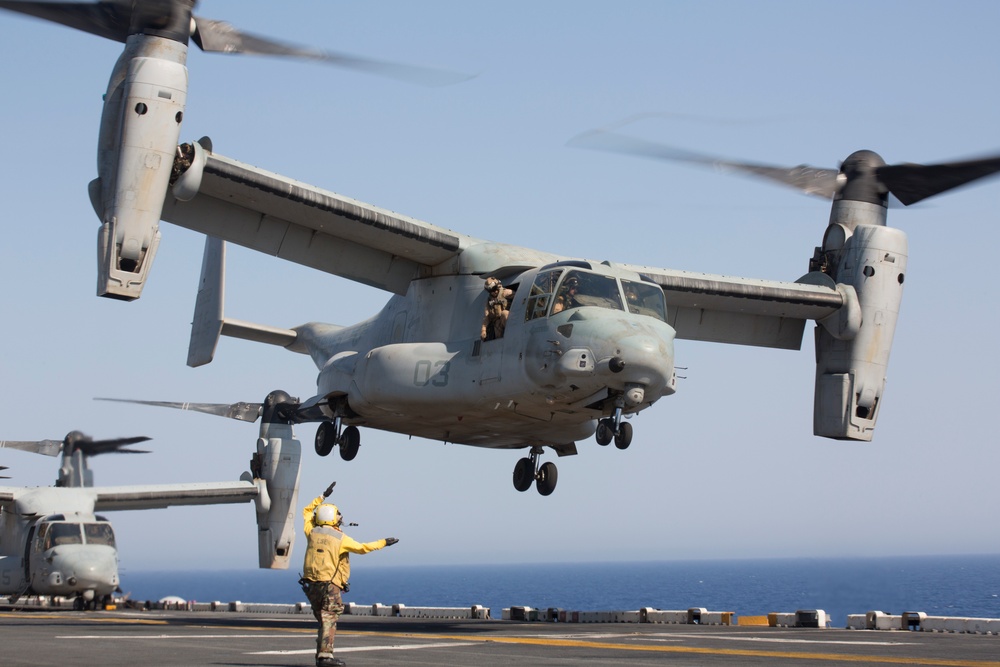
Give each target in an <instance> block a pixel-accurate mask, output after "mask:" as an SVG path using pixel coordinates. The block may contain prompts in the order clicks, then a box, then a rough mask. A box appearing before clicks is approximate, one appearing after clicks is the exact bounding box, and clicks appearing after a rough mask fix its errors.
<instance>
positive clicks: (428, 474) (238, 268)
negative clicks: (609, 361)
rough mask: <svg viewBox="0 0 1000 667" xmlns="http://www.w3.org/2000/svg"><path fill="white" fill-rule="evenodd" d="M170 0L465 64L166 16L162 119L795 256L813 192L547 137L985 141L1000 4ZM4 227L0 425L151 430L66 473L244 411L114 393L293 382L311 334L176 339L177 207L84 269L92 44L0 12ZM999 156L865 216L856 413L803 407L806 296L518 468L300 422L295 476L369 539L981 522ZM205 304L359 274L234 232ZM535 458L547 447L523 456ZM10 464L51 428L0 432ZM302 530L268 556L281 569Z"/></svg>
mask: <svg viewBox="0 0 1000 667" xmlns="http://www.w3.org/2000/svg"><path fill="white" fill-rule="evenodd" d="M198 10H199V11H198V13H199V14H200V15H203V16H206V17H209V18H213V19H223V20H228V21H230V22H232V23H234V24H235V25H237V26H238V27H240V28H241V29H244V30H246V31H249V32H254V33H258V34H263V35H269V36H271V37H273V38H275V39H281V40H285V41H288V42H293V43H297V44H302V45H311V46H318V47H324V48H329V49H333V50H338V51H343V52H346V53H353V54H359V55H364V56H368V57H372V58H379V59H385V60H392V61H399V62H409V63H415V64H424V65H432V66H437V67H442V68H448V69H453V70H459V71H466V72H470V73H474V74H476V75H477V76H476V77H475V78H474V79H472V80H470V81H466V82H464V83H462V84H460V85H454V86H449V87H444V88H422V87H419V86H414V85H409V84H405V83H399V82H396V81H393V80H391V79H383V78H378V77H373V76H366V75H362V74H356V73H353V72H349V71H342V70H338V69H335V68H332V67H328V66H323V65H319V64H315V63H299V62H294V61H290V60H282V59H276V58H260V57H231V56H222V55H206V54H203V53H201V52H200V51H197V49H194V48H192V52H191V54H190V56H189V59H188V67H189V70H190V87H189V96H188V105H187V110H186V112H185V121H184V125H183V129H182V138H183V139H184V140H193V139H197V138H198V137H201V136H203V135H208V136H210V137H211V138H212V140H213V143H214V148H215V150H216V151H217V152H218V153H220V154H222V155H226V156H229V157H232V158H235V159H238V160H241V161H244V162H248V163H250V164H254V165H257V166H260V167H262V168H264V169H268V170H271V171H275V172H278V173H281V174H284V175H287V176H290V177H292V178H296V179H298V180H301V181H304V182H307V183H311V184H315V185H318V186H320V187H323V188H326V189H329V190H333V191H334V192H338V193H340V194H343V195H346V196H349V197H353V198H355V199H360V200H362V201H366V202H370V203H372V204H375V205H378V206H381V207H384V208H388V209H391V210H395V211H398V212H400V213H403V214H406V215H409V216H412V217H415V218H418V219H421V220H426V221H428V222H431V223H434V224H437V225H441V226H444V227H448V228H451V229H455V230H458V231H461V232H465V233H468V234H471V235H473V236H477V237H481V238H487V239H493V240H496V241H503V242H507V243H513V244H518V245H524V246H531V247H537V248H540V249H543V250H548V251H553V252H558V253H561V254H566V255H574V256H581V257H589V258H594V259H601V260H603V259H608V260H611V261H619V262H629V263H635V264H647V265H651V266H662V267H670V268H678V269H687V270H694V271H705V272H710V273H725V274H729V275H738V276H747V277H756V278H766V279H773V280H795V279H796V278H798V277H799V276H801V275H802V274H804V273H805V272H806V271H807V268H808V260H809V258H810V257H811V255H812V252H813V248H814V246H816V245H818V244H819V243H820V241H821V238H822V234H823V231H824V228H825V225H826V221H827V218H828V216H829V204H828V203H827V202H823V201H822V200H819V199H812V198H807V197H804V196H802V195H798V194H796V193H794V192H793V191H791V190H786V189H783V188H779V187H774V186H770V185H768V184H766V183H764V182H759V181H754V180H750V179H745V178H740V177H736V176H730V175H724V174H717V173H713V172H712V171H710V170H700V169H695V168H689V167H684V166H681V165H673V164H665V163H657V162H653V161H649V160H643V159H639V158H630V157H624V156H617V155H610V154H602V153H598V152H593V151H584V150H579V149H575V148H570V147H567V146H566V143H567V141H569V140H570V139H571V138H573V137H574V136H575V135H577V134H579V133H581V132H584V131H587V130H590V129H594V128H598V127H605V126H609V125H615V124H619V123H621V122H622V121H624V120H626V119H633V118H634V119H636V120H634V122H630V123H628V124H627V125H625V126H624V127H623V128H622V131H623V132H627V133H629V134H631V135H633V136H637V137H642V138H646V139H651V140H655V141H661V142H663V143H666V144H669V145H672V146H677V147H680V148H684V149H689V150H695V151H703V152H706V153H710V154H715V155H721V156H724V157H728V158H732V159H740V160H748V161H756V162H761V163H769V164H776V165H797V164H809V165H813V166H819V167H836V166H837V165H838V164H839V162H840V161H841V160H843V159H844V158H846V157H847V156H848V155H849V154H850V153H852V152H854V151H855V150H859V149H871V150H875V151H877V152H879V153H880V154H881V155H882V156H883V157H884V158H885V160H886V161H887V162H889V163H897V162H923V163H930V162H937V161H946V160H951V159H957V158H966V157H973V156H981V155H985V154H996V153H997V152H998V151H1000V113H998V110H1000V95H998V92H997V86H996V82H997V81H998V80H1000V41H998V40H997V38H996V26H998V25H1000V3H996V2H988V1H982V2H959V3H949V4H945V3H943V2H926V1H915V2H909V1H908V2H903V1H899V2H889V1H886V2H877V3H870V2H860V1H856V0H848V1H847V2H841V3H837V4H836V5H828V4H821V3H802V2H792V1H776V0H765V1H763V2H758V3H745V2H736V1H730V2H694V1H675V2H659V1H648V2H647V1H633V2H626V3H611V2H596V1H594V2H588V1H573V2H570V1H568V0H551V1H549V2H544V3H536V2H525V1H522V0H514V1H506V2H502V3H501V2H477V3H468V2H459V1H458V0H450V1H449V0H431V1H428V2H421V3H413V2H403V1H392V2H390V1H384V2H382V1H371V2H363V3H362V2H343V1H330V2H306V1H303V0H295V1H289V2H285V3H246V2H235V1H232V0H230V1H226V0H205V2H202V3H200V5H199V7H198ZM0 30H2V31H3V34H4V36H5V38H4V39H3V40H0V59H2V61H3V62H5V63H6V65H5V67H4V69H3V72H2V74H0V81H2V83H3V90H4V103H3V104H2V105H0V127H2V130H0V132H2V136H3V148H4V151H3V155H4V158H3V163H4V167H3V170H2V173H3V178H2V179H0V194H2V197H3V201H4V207H3V213H2V218H3V222H2V224H3V229H4V241H3V243H2V244H0V272H2V274H0V275H2V276H3V284H4V288H3V290H2V293H0V300H2V304H3V311H4V313H5V314H6V317H5V318H4V326H3V327H0V379H2V382H0V399H2V400H0V424H2V427H0V438H2V439H10V440H34V439H42V438H62V437H63V436H64V435H65V434H66V433H67V432H68V431H70V430H73V429H79V430H82V431H84V432H86V433H89V434H91V435H93V436H94V437H97V438H107V437H118V436H131V435H147V436H151V437H153V438H154V439H153V441H152V442H151V443H148V444H149V445H150V446H151V448H152V449H153V452H154V453H152V454H148V455H145V456H142V457H127V456H106V457H101V458H97V459H95V460H93V461H92V467H93V468H94V470H95V476H96V481H97V483H98V484H107V485H118V484H128V483H163V482H184V481H220V480H232V479H236V478H238V476H239V474H240V472H242V471H243V470H245V469H246V468H247V467H248V460H249V458H250V455H251V453H252V451H253V449H254V443H255V440H256V437H257V428H258V427H257V425H249V424H245V423H242V422H235V421H227V420H223V419H217V418H211V417H207V416H203V415H197V414H188V413H181V412H171V411H166V410H156V409H153V408H146V407H139V406H134V407H133V406H123V405H116V404H107V403H95V402H94V401H92V400H91V399H92V397H95V396H114V397H131V398H140V399H158V400H175V401H210V402H227V403H228V402H235V401H261V400H262V399H263V398H264V396H265V395H266V394H267V393H268V392H269V391H271V390H273V389H284V390H286V391H288V392H289V393H291V394H292V395H297V396H300V397H302V398H303V399H304V398H307V397H309V396H311V395H312V394H313V392H314V390H315V378H316V369H315V367H314V366H313V365H312V363H311V361H310V360H309V359H308V357H305V356H302V355H296V354H290V353H289V352H287V351H285V350H282V349H280V348H276V347H271V346H264V345H259V344H254V343H250V342H245V341H239V340H235V339H223V340H222V341H221V343H220V345H219V348H218V352H217V355H216V360H215V361H214V362H213V363H212V364H210V365H208V366H206V367H202V368H198V369H191V368H188V367H186V366H185V359H186V351H187V343H188V336H189V325H190V321H191V314H192V311H193V305H194V297H195V291H196V288H197V282H198V272H199V266H200V261H201V252H202V243H203V237H201V236H199V235H198V234H195V233H193V232H189V231H187V230H184V229H181V228H178V227H174V226H172V225H169V224H163V225H162V227H161V229H162V234H163V239H162V242H161V244H160V248H159V253H158V255H157V257H156V261H155V264H154V266H153V271H152V275H151V278H150V280H149V283H148V285H147V287H146V289H145V291H144V293H143V296H142V298H141V299H140V300H139V301H137V302H134V303H122V302H116V301H111V300H105V299H98V298H97V297H95V296H94V291H95V290H94V287H95V283H96V266H95V258H96V250H95V248H96V236H97V230H98V220H97V219H96V217H95V216H94V213H93V210H92V208H91V206H90V202H89V199H88V196H87V183H88V182H89V181H90V180H91V179H92V178H94V176H95V175H96V168H95V156H96V140H97V129H98V121H99V118H100V113H101V96H102V94H103V93H104V91H105V88H106V85H107V78H108V75H109V74H110V71H111V68H112V65H113V64H114V62H115V59H116V58H117V56H118V54H119V52H120V50H121V46H120V45H119V44H117V43H114V42H110V41H107V40H102V39H100V38H97V37H94V36H90V35H86V34H83V33H79V32H75V31H73V30H70V29H68V28H64V27H61V26H57V25H54V24H48V23H45V22H42V21H38V20H35V19H30V18H27V17H24V18H22V17H20V16H17V15H14V14H11V13H7V12H4V13H0ZM998 203H1000V181H989V182H986V183H984V184H981V185H978V186H976V187H971V188H967V189H964V190H960V191H956V192H954V193H952V194H948V195H944V196H941V197H939V198H936V199H934V200H932V201H931V202H929V203H926V204H925V205H922V206H919V207H913V208H911V209H894V210H891V211H890V213H889V224H890V225H893V226H898V227H900V228H902V229H903V230H905V231H906V232H907V234H908V236H909V248H910V258H909V266H908V274H907V276H906V292H905V295H904V299H903V304H902V312H901V316H900V320H899V323H898V326H897V330H896V339H895V345H894V348H893V352H892V358H891V362H890V368H889V379H888V385H887V388H886V393H885V396H884V400H883V405H882V409H881V415H880V419H879V423H878V428H877V431H876V435H875V439H874V441H873V442H872V443H845V442H836V441H832V440H826V439H821V438H816V437H814V436H813V435H812V400H813V399H812V396H813V382H814V356H813V344H812V325H811V324H809V325H807V328H806V334H805V337H804V339H803V344H802V350H801V351H798V352H790V351H778V350H767V349H757V348H748V347H737V346H725V345H716V344H709V343H696V342H689V341H678V343H677V345H676V352H677V363H678V365H679V366H680V367H683V368H684V370H682V371H680V373H681V374H682V375H684V376H685V379H683V380H681V382H680V386H679V389H678V392H677V394H676V395H675V396H672V397H669V398H666V399H664V400H662V401H660V402H659V403H658V404H657V405H655V406H654V407H653V408H652V409H650V410H647V411H645V412H643V413H642V414H641V415H639V416H638V417H636V418H635V419H634V420H633V421H632V424H633V426H634V428H635V437H634V441H633V444H632V446H631V447H630V448H629V449H628V450H626V451H619V450H617V449H615V448H614V447H599V446H597V444H596V443H595V442H594V441H593V440H589V441H586V442H580V443H578V447H579V450H580V453H579V455H578V456H575V457H569V458H562V459H558V460H557V461H556V462H557V465H558V466H559V484H558V488H557V489H556V491H555V493H554V494H553V495H552V496H550V497H548V498H543V497H541V496H539V495H538V494H537V493H536V492H535V491H534V490H533V489H532V490H530V491H529V492H527V493H518V492H516V491H515V490H514V489H513V486H512V484H511V471H512V469H513V466H514V464H515V462H516V460H517V459H518V458H519V457H520V456H521V455H522V453H521V452H514V451H491V450H487V449H476V448H471V447H464V446H457V445H442V444H441V443H437V442H429V441H424V440H420V439H409V438H407V437H405V436H402V435H398V434H393V433H383V432H379V431H375V430H372V429H363V433H362V447H361V451H360V454H359V455H358V458H357V459H356V460H355V461H353V462H350V463H345V462H343V461H341V460H340V458H339V457H338V456H337V455H336V454H334V455H333V456H331V457H329V458H326V459H320V458H319V457H318V456H316V454H315V453H314V452H313V449H312V447H313V435H314V433H315V425H314V424H305V425H301V426H299V427H297V429H296V432H297V435H298V437H299V439H300V440H301V441H302V445H303V453H304V456H303V461H304V465H303V471H302V486H301V492H300V500H299V505H300V506H301V505H304V504H305V503H307V502H308V501H309V499H311V498H312V497H313V496H314V495H316V494H318V493H319V492H320V491H321V490H322V489H323V488H324V487H326V485H327V484H328V483H329V482H330V481H332V480H337V481H338V486H337V492H336V495H335V496H334V500H335V501H336V502H338V503H339V504H340V505H341V507H342V509H343V511H344V513H345V515H346V517H347V520H348V521H356V522H358V523H360V524H361V525H360V526H359V527H357V528H353V529H350V530H349V533H350V534H351V535H352V536H353V537H355V538H357V539H360V540H363V541H367V540H371V539H376V538H380V537H385V536H389V535H393V536H396V537H398V538H400V540H401V541H400V543H399V544H398V545H397V546H394V547H393V548H392V549H390V550H387V551H386V552H383V553H380V554H378V555H373V556H370V557H368V558H366V561H365V563H366V566H376V565H378V566H383V565H406V564H431V563H474V562H485V563H499V562H523V563H526V564H530V563H532V562H539V561H541V562H560V561H600V560H605V561H616V560H666V559H691V558H711V559H726V558H749V557H798V556H805V557H811V556H817V557H819V556H852V555H865V556H869V555H903V554H957V553H1000V531H997V530H996V527H995V521H994V517H995V511H996V507H997V506H998V504H1000V484H997V470H998V469H1000V453H998V450H997V435H996V434H997V427H996V422H994V417H995V414H994V412H995V411H996V409H997V408H996V404H997V398H998V391H997V389H996V385H997V378H998V377H1000V354H998V346H997V342H996V334H997V330H998V324H1000V322H998V314H997V307H996V306H997V299H996V296H995V294H994V293H993V292H991V291H990V290H992V288H993V287H994V286H995V283H996V269H995V267H994V264H995V262H994V260H993V259H992V254H993V252H994V251H995V249H996V248H997V247H1000V225H998V224H997V223H998V222H1000V219H998V218H1000V215H998V213H997V204H998ZM227 284H228V290H227V314H228V315H231V316H232V317H236V318H240V319H244V320H251V321H255V322H261V323H265V324H270V325H274V326H279V327H291V326H295V325H297V324H301V323H304V322H309V321H325V322H332V323H337V324H350V323H353V322H356V321H360V320H362V319H365V318H367V317H370V316H371V315H373V314H374V313H376V312H377V311H378V310H379V309H380V308H381V306H382V305H383V303H384V302H385V301H386V300H387V298H388V295H386V294H385V293H382V292H380V291H378V290H375V289H371V288H367V287H363V286H360V285H356V284H353V283H351V282H349V281H347V280H344V279H341V278H337V277H334V276H330V275H326V274H321V273H318V272H315V271H311V270H308V269H306V268H304V267H300V266H297V265H294V264H290V263H287V262H283V261H281V260H278V259H276V258H272V257H268V256H265V255H261V254H258V253H254V252H252V251H249V250H246V249H242V248H236V247H232V248H230V252H229V272H228V283H227ZM545 460H556V458H555V457H554V456H553V455H551V454H547V455H546V457H545ZM0 465H7V466H10V470H9V471H8V473H10V474H11V475H12V477H13V479H12V480H6V483H7V484H24V485H39V484H50V483H51V482H52V481H53V480H54V479H55V476H56V472H57V468H58V459H49V458H44V457H38V456H34V455H30V454H25V453H22V452H11V451H6V450H4V451H0ZM110 518H111V519H112V521H113V522H114V525H115V528H116V532H117V534H118V542H119V547H120V556H121V565H122V568H123V576H127V571H128V569H130V568H131V569H136V570H138V569H152V568H166V569H204V568H209V569H216V568H232V569H247V568H253V567H256V562H257V555H256V535H255V524H254V512H253V509H252V507H251V506H248V505H246V506H244V505H236V506H217V507H201V508H171V509H167V510H155V511H145V512H140V511H136V512H117V513H113V514H111V515H110ZM301 553H302V539H301V534H300V538H299V542H298V544H297V547H296V553H295V556H294V557H293V566H292V567H293V568H296V567H299V565H300V562H301V561H300V558H301Z"/></svg>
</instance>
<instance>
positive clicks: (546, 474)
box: [514, 447, 559, 496]
mask: <svg viewBox="0 0 1000 667" xmlns="http://www.w3.org/2000/svg"><path fill="white" fill-rule="evenodd" d="M544 452H545V450H543V449H542V448H541V447H532V448H531V455H530V456H526V457H524V458H523V459H520V460H519V461H518V462H517V465H515V466H514V488H515V489H517V490H518V491H527V490H528V488H529V487H530V486H531V483H532V482H534V483H535V488H536V489H538V493H540V494H541V495H543V496H548V495H551V494H552V492H553V491H555V490H556V482H557V481H558V479H559V470H558V469H557V468H556V464H555V463H552V462H551V461H546V462H545V463H543V464H541V465H540V466H539V465H538V457H539V456H540V455H541V454H543V453H544Z"/></svg>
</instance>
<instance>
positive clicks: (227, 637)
mask: <svg viewBox="0 0 1000 667" xmlns="http://www.w3.org/2000/svg"><path fill="white" fill-rule="evenodd" d="M315 635H316V622H315V620H314V619H313V618H312V617H311V616H309V615H304V614H303V615H294V616H289V615H270V614H251V613H225V614H219V613H212V612H177V611H131V610H127V611H101V612H70V611H65V610H24V611H9V610H4V611H0V645H2V646H3V663H4V664H5V665H38V666H47V665H52V666H56V665H58V666H59V667H63V666H65V665H67V664H71V665H79V666H89V665H126V664H128V665H154V666H160V665H162V666H168V665H184V666H187V665H241V666H242V665H282V666H283V665H312V664H314V650H315V649H314V647H315V643H314V642H315ZM335 653H336V655H337V656H338V657H340V658H342V659H343V660H345V661H346V662H347V664H348V665H350V666H351V667H359V666H365V665H370V666H374V665H413V664H420V665H446V666H447V665H456V666H457V665H461V666H466V665H476V666H477V667H491V666H493V665H560V666H565V665H587V664H595V665H596V664H600V665H607V664H626V663H627V664H629V665H664V664H676V665H692V664H697V665H737V664H738V665H782V666H784V665H788V666H794V665H858V664H866V665H868V664H870V665H882V664H887V665H892V664H896V665H899V664H906V665H939V666H940V665H952V666H965V665H967V666H975V667H987V666H995V667H1000V637H998V636H996V635H975V634H953V633H939V632H910V631H870V630H843V629H807V628H770V627H743V626H706V625H661V624H647V623H642V624H635V623H588V624H579V623H552V622H517V621H498V620H425V619H405V618H384V617H352V616H349V615H346V616H344V617H342V618H341V620H340V623H339V624H338V633H337V641H336V647H335Z"/></svg>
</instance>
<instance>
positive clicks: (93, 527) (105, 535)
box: [83, 523, 115, 547]
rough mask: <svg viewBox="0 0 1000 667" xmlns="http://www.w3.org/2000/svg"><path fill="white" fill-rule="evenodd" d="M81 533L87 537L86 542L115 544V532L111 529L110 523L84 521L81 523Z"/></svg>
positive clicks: (110, 545) (106, 544)
mask: <svg viewBox="0 0 1000 667" xmlns="http://www.w3.org/2000/svg"><path fill="white" fill-rule="evenodd" d="M83 535H84V537H85V538H86V539H87V544H103V545H105V546H109V547H113V546H115V534H114V532H113V531H112V530H111V524H110V523H85V524H83Z"/></svg>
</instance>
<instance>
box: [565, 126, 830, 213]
mask: <svg viewBox="0 0 1000 667" xmlns="http://www.w3.org/2000/svg"><path fill="white" fill-rule="evenodd" d="M567 145H569V146H573V147H575V148H590V149H593V150H601V151H607V152H609V153H622V154H625V155H638V156H640V157H648V158H653V159H656V160H669V161H671V162H690V163H692V164H700V165H704V166H707V167H714V168H716V169H718V170H720V171H741V172H744V173H747V174H750V175H752V176H759V177H761V178H766V179H769V180H772V181H776V182H778V183H781V184H782V185H787V186H789V187H792V188H795V189H796V190H799V191H800V192H804V193H805V194H808V195H815V196H817V197H823V198H824V199H832V198H833V196H834V195H835V194H836V193H837V191H838V190H839V189H840V183H841V180H842V179H841V178H838V176H839V174H838V172H837V171H836V170H834V169H818V168H816V167H809V166H806V165H801V166H798V167H772V166H769V165H763V164H753V163H749V162H732V161H729V160H723V159H722V158H718V157H714V156H711V155H703V154H700V153H692V152H690V151H684V150H680V149H677V148H671V147H669V146H664V145H662V144H658V143H655V142H652V141H646V140H644V139H637V138H635V137H629V136H626V135H624V134H616V133H614V132H606V131H603V130H595V131H593V132H585V133H584V134H581V135H578V136H576V137H574V138H573V139H571V140H570V141H569V143H568V144H567Z"/></svg>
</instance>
